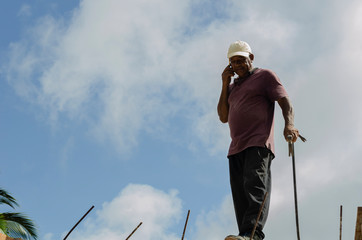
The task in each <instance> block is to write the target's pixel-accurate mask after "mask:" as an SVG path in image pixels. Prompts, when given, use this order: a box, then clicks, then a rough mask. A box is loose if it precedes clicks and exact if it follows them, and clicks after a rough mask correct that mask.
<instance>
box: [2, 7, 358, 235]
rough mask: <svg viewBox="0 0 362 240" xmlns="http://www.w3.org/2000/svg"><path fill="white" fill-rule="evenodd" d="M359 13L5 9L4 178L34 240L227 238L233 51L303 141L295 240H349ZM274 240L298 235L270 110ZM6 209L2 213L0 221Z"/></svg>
mask: <svg viewBox="0 0 362 240" xmlns="http://www.w3.org/2000/svg"><path fill="white" fill-rule="evenodd" d="M361 13H362V4H361V3H360V2H359V1H352V0H348V1H344V2H343V3H342V2H340V1H319V2H315V1H303V2H300V1H282V0H279V1H266V0H265V1H264V0H261V1H257V2H255V1H236V0H235V1H232V0H230V1H223V2H221V1H205V0H196V1H191V0H186V1H182V2H181V1H176V0H168V1H166V0H152V1H150V0H148V1H146V0H135V1H127V0H125V1H115V0H103V1H94V0H84V1H68V0H66V1H51V2H50V1H44V0H33V1H20V0H19V1H6V2H5V1H4V2H2V3H1V8H0V18H1V19H0V20H1V21H0V30H1V38H0V136H1V138H0V160H1V162H2V168H1V170H0V181H1V187H3V188H5V189H7V190H8V191H10V192H11V193H12V194H13V195H14V196H15V197H16V198H17V199H18V201H19V203H20V204H21V208H20V209H18V210H19V211H22V212H25V213H27V214H28V215H29V216H30V217H31V218H33V219H34V220H35V222H36V223H37V225H38V229H39V234H40V239H44V240H55V239H60V238H63V237H64V235H65V234H66V233H67V231H68V230H69V229H70V228H71V227H72V226H73V224H75V222H76V221H77V220H78V219H79V218H80V217H81V216H82V215H83V214H84V213H85V212H86V211H87V210H88V209H89V208H90V207H91V206H92V205H94V206H95V209H94V210H93V211H92V212H91V214H90V215H89V216H88V217H87V219H86V220H85V221H84V222H82V224H81V225H80V226H79V227H78V228H77V229H76V231H75V232H73V233H72V235H71V236H70V237H69V239H74V240H82V239H96V238H97V239H99V237H103V238H107V239H111V240H113V239H122V238H123V239H125V238H126V237H127V236H128V234H129V233H130V232H131V231H132V230H133V228H134V227H136V226H137V225H138V223H139V222H140V221H143V225H142V226H141V227H140V229H139V230H138V231H137V232H136V234H135V235H134V236H133V237H132V238H133V239H152V240H156V239H157V240H159V239H179V238H180V237H181V235H182V230H183V225H184V220H185V217H186V214H187V210H188V209H191V215H190V221H189V226H188V231H187V233H186V238H187V239H201V238H208V239H215V240H216V239H222V238H223V237H225V236H226V235H228V234H232V233H236V231H237V230H236V225H235V220H234V215H233V211H232V203H231V196H230V188H229V181H228V168H227V160H226V153H227V148H228V144H229V142H230V139H229V135H228V127H227V125H224V124H221V123H220V122H219V120H218V117H217V114H216V104H217V101H218V97H219V93H220V87H221V79H220V75H221V72H222V70H223V69H224V67H225V66H226V64H227V59H226V51H227V48H228V46H229V44H230V43H231V42H233V41H235V40H238V39H241V40H245V41H248V42H249V43H250V45H251V47H252V49H253V51H254V54H255V63H254V65H255V66H258V67H263V68H269V69H272V70H273V71H275V72H276V73H277V74H278V75H279V77H280V79H281V81H282V82H283V84H284V85H285V87H286V89H287V91H288V93H289V95H290V97H291V99H292V102H293V105H294V107H295V112H296V125H297V127H298V128H299V129H300V132H301V133H302V134H303V135H304V136H305V137H306V138H307V139H308V142H307V143H303V144H302V143H299V142H298V143H297V146H296V151H297V152H296V154H297V170H298V193H299V201H300V203H299V204H300V225H301V235H302V237H303V238H308V239H311V240H314V239H321V238H322V239H325V238H334V237H337V236H338V230H339V206H340V205H343V206H344V215H345V216H344V217H345V219H344V232H343V234H344V235H343V236H344V238H346V239H351V238H352V237H353V236H354V227H355V226H354V224H355V218H356V209H357V206H361V205H362V203H361V201H362V191H361V185H362V179H361V177H360V169H362V161H360V159H359V156H360V155H361V153H362V148H361V140H362V139H361V135H362V128H361V124H360V122H361V121H362V114H361V111H360V103H359V102H360V90H359V89H361V87H362V84H361V82H360V77H361V75H362V70H361V68H360V63H361V60H362V47H361V44H360V42H362V41H361V40H362V32H361V29H362V18H361V17H360V16H362V14H361ZM275 121H276V126H275V141H276V148H277V151H276V154H277V157H276V159H275V160H274V162H273V164H272V174H273V192H272V203H271V209H270V215H269V220H268V223H267V226H266V229H265V232H266V235H267V238H268V239H275V238H279V239H282V240H283V239H291V238H293V237H295V227H294V206H293V203H294V202H293V185H292V173H291V161H290V158H288V157H287V144H286V143H285V142H284V140H283V137H282V127H283V120H282V117H281V113H280V110H279V109H278V107H277V108H276V116H275ZM4 210H5V209H4Z"/></svg>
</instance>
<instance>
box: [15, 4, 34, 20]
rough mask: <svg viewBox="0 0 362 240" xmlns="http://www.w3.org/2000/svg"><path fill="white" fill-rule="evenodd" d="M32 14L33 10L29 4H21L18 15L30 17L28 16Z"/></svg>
mask: <svg viewBox="0 0 362 240" xmlns="http://www.w3.org/2000/svg"><path fill="white" fill-rule="evenodd" d="M31 14H32V12H31V7H30V5H29V4H23V5H21V7H20V9H19V12H18V16H22V17H23V16H24V17H28V16H31Z"/></svg>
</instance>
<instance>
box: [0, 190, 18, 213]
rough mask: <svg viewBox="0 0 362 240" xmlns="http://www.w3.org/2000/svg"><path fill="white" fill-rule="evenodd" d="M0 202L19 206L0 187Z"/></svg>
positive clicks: (13, 206)
mask: <svg viewBox="0 0 362 240" xmlns="http://www.w3.org/2000/svg"><path fill="white" fill-rule="evenodd" d="M0 204H6V205H8V206H10V207H12V208H15V206H19V205H18V204H17V202H16V200H15V198H13V197H12V196H11V195H10V194H9V193H8V192H7V191H5V190H4V189H1V188H0Z"/></svg>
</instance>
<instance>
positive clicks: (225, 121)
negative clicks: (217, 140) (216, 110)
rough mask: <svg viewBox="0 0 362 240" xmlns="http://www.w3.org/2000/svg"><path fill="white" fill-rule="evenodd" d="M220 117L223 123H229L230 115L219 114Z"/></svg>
mask: <svg viewBox="0 0 362 240" xmlns="http://www.w3.org/2000/svg"><path fill="white" fill-rule="evenodd" d="M219 119H220V121H221V122H222V123H227V122H228V117H227V116H226V117H225V116H219Z"/></svg>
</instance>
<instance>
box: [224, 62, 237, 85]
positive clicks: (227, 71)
mask: <svg viewBox="0 0 362 240" xmlns="http://www.w3.org/2000/svg"><path fill="white" fill-rule="evenodd" d="M234 75H235V72H234V70H233V68H232V67H231V64H229V65H227V66H226V68H225V69H224V71H223V73H222V75H221V76H222V82H223V85H226V86H229V85H230V82H231V78H232V77H233V76H234Z"/></svg>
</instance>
